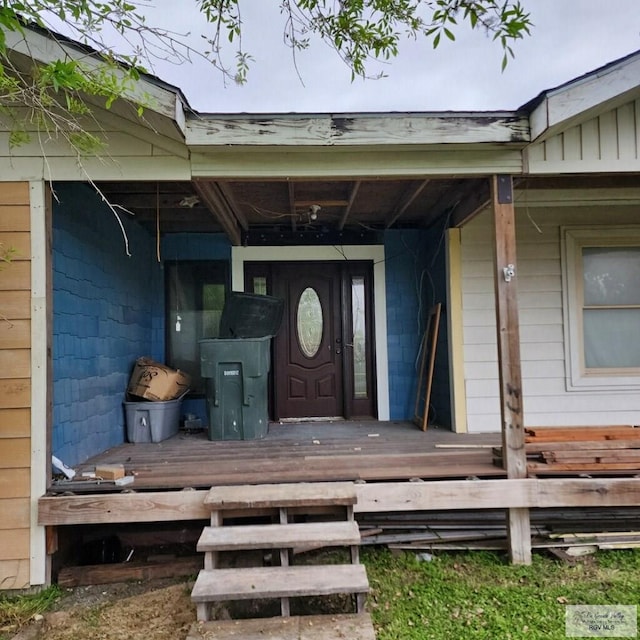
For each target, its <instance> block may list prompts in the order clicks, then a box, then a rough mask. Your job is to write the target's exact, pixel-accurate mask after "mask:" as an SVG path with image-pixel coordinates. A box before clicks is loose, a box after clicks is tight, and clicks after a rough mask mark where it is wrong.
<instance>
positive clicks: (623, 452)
mask: <svg viewBox="0 0 640 640" xmlns="http://www.w3.org/2000/svg"><path fill="white" fill-rule="evenodd" d="M637 446H638V447H639V449H579V450H577V451H555V450H551V451H543V452H542V455H543V456H544V458H545V460H548V461H549V462H580V460H578V458H580V459H584V458H590V459H591V460H592V461H593V462H600V461H602V462H606V461H609V462H618V461H620V462H623V461H627V460H635V461H636V462H640V442H639V443H638V445H637Z"/></svg>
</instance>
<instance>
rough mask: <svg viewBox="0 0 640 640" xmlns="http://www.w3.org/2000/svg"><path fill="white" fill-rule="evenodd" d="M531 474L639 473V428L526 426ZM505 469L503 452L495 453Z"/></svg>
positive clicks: (528, 462) (494, 451)
mask: <svg viewBox="0 0 640 640" xmlns="http://www.w3.org/2000/svg"><path fill="white" fill-rule="evenodd" d="M525 449H526V455H527V471H528V475H530V476H536V475H543V474H571V473H615V472H620V473H633V472H640V428H637V427H633V426H604V427H527V428H525ZM493 454H494V458H493V460H494V464H496V465H499V466H502V449H501V447H497V448H495V449H494V450H493Z"/></svg>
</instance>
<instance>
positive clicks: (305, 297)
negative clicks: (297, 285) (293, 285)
mask: <svg viewBox="0 0 640 640" xmlns="http://www.w3.org/2000/svg"><path fill="white" fill-rule="evenodd" d="M297 331H298V342H299V343H300V349H301V350H302V353H304V355H305V356H307V358H313V357H314V356H315V355H316V353H318V349H320V343H321V342H322V331H323V322H322V305H321V304H320V298H319V297H318V294H317V293H316V291H315V289H313V288H312V287H307V288H306V289H305V290H304V291H303V292H302V294H301V295H300V300H298V317H297Z"/></svg>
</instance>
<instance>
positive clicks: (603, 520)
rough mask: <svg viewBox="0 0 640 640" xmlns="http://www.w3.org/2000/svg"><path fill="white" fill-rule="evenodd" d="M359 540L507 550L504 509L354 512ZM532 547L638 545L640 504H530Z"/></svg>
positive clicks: (559, 550) (568, 549)
mask: <svg viewBox="0 0 640 640" xmlns="http://www.w3.org/2000/svg"><path fill="white" fill-rule="evenodd" d="M358 522H359V525H360V536H361V545H385V546H387V547H388V548H389V549H392V550H404V551H415V552H424V551H427V552H429V553H434V552H435V553H437V552H440V551H457V550H496V551H506V550H507V527H506V522H505V513H504V510H498V509H496V510H482V511H469V510H467V511H430V512H428V513H426V512H413V513H404V512H403V513H380V514H362V515H360V516H358ZM531 536H532V538H531V540H532V547H533V548H534V549H548V550H550V551H552V552H554V553H556V554H566V555H567V557H570V556H577V555H581V554H583V553H586V552H590V553H591V552H594V551H597V550H599V549H630V548H638V547H640V507H637V508H636V507H630V508H619V509H611V508H607V509H603V508H574V509H535V510H532V511H531Z"/></svg>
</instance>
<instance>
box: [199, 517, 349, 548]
mask: <svg viewBox="0 0 640 640" xmlns="http://www.w3.org/2000/svg"><path fill="white" fill-rule="evenodd" d="M359 542H360V532H359V530H358V524H357V523H356V522H346V521H345V522H302V523H296V524H279V525H245V526H233V527H205V528H204V530H203V532H202V535H201V536H200V540H199V541H198V546H197V550H198V551H230V550H233V549H279V548H281V547H284V548H289V549H290V548H293V547H298V546H305V547H306V546H309V547H315V548H319V547H330V546H335V547H339V546H350V545H352V544H358V543H359Z"/></svg>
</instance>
